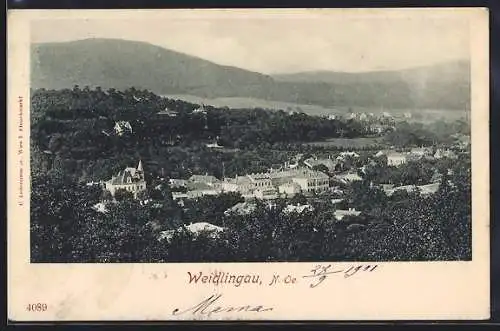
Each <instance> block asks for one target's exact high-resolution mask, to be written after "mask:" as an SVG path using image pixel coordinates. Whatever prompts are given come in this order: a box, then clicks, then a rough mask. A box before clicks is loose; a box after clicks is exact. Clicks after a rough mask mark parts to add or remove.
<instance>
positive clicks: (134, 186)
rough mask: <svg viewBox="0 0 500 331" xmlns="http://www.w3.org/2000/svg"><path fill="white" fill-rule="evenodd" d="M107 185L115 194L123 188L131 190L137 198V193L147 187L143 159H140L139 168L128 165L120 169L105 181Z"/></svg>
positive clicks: (107, 188)
mask: <svg viewBox="0 0 500 331" xmlns="http://www.w3.org/2000/svg"><path fill="white" fill-rule="evenodd" d="M105 187H106V190H108V191H109V192H111V195H113V196H114V195H115V193H116V191H117V190H119V189H123V190H126V191H128V192H131V193H132V194H133V195H134V198H137V193H139V192H141V191H144V190H145V189H146V180H145V178H144V170H143V168H142V161H141V160H139V164H138V165H137V168H132V167H128V168H125V170H122V171H120V172H119V173H118V174H117V175H115V176H113V177H112V178H111V179H110V180H108V181H106V182H105Z"/></svg>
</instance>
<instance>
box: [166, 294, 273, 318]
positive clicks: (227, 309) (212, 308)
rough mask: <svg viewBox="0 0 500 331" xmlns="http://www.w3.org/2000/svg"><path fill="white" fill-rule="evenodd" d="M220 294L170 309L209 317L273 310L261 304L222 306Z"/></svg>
mask: <svg viewBox="0 0 500 331" xmlns="http://www.w3.org/2000/svg"><path fill="white" fill-rule="evenodd" d="M221 297H222V294H213V295H211V296H209V297H208V298H206V299H204V300H203V301H202V302H200V303H198V304H196V305H194V306H193V307H190V308H187V309H184V310H181V309H179V308H176V309H174V311H172V315H176V316H177V315H183V314H188V313H191V314H192V315H197V314H198V315H205V316H207V317H210V316H211V315H212V314H215V313H239V312H254V313H262V312H266V311H271V310H273V308H272V307H265V306H262V305H236V306H223V305H219V303H218V301H219V300H220V298H221Z"/></svg>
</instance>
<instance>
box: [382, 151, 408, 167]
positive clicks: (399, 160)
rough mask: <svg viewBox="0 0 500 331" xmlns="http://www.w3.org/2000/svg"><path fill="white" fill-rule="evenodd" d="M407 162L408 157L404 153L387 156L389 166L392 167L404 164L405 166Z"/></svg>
mask: <svg viewBox="0 0 500 331" xmlns="http://www.w3.org/2000/svg"><path fill="white" fill-rule="evenodd" d="M406 161H407V155H406V154H403V153H397V152H393V153H388V154H387V165H390V166H395V167H397V166H400V165H402V164H405V163H406Z"/></svg>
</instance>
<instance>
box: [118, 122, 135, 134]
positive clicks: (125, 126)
mask: <svg viewBox="0 0 500 331" xmlns="http://www.w3.org/2000/svg"><path fill="white" fill-rule="evenodd" d="M114 130H115V133H116V134H117V135H119V136H121V135H123V134H124V133H125V132H129V133H132V126H131V125H130V122H127V121H118V122H116V123H115V126H114Z"/></svg>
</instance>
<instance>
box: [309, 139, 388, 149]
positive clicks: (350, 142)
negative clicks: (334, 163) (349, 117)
mask: <svg viewBox="0 0 500 331" xmlns="http://www.w3.org/2000/svg"><path fill="white" fill-rule="evenodd" d="M383 139H384V138H383V137H362V138H331V139H328V140H325V141H316V142H312V143H308V145H311V146H318V147H340V148H352V149H357V148H368V147H379V146H385V143H384V141H383Z"/></svg>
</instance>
